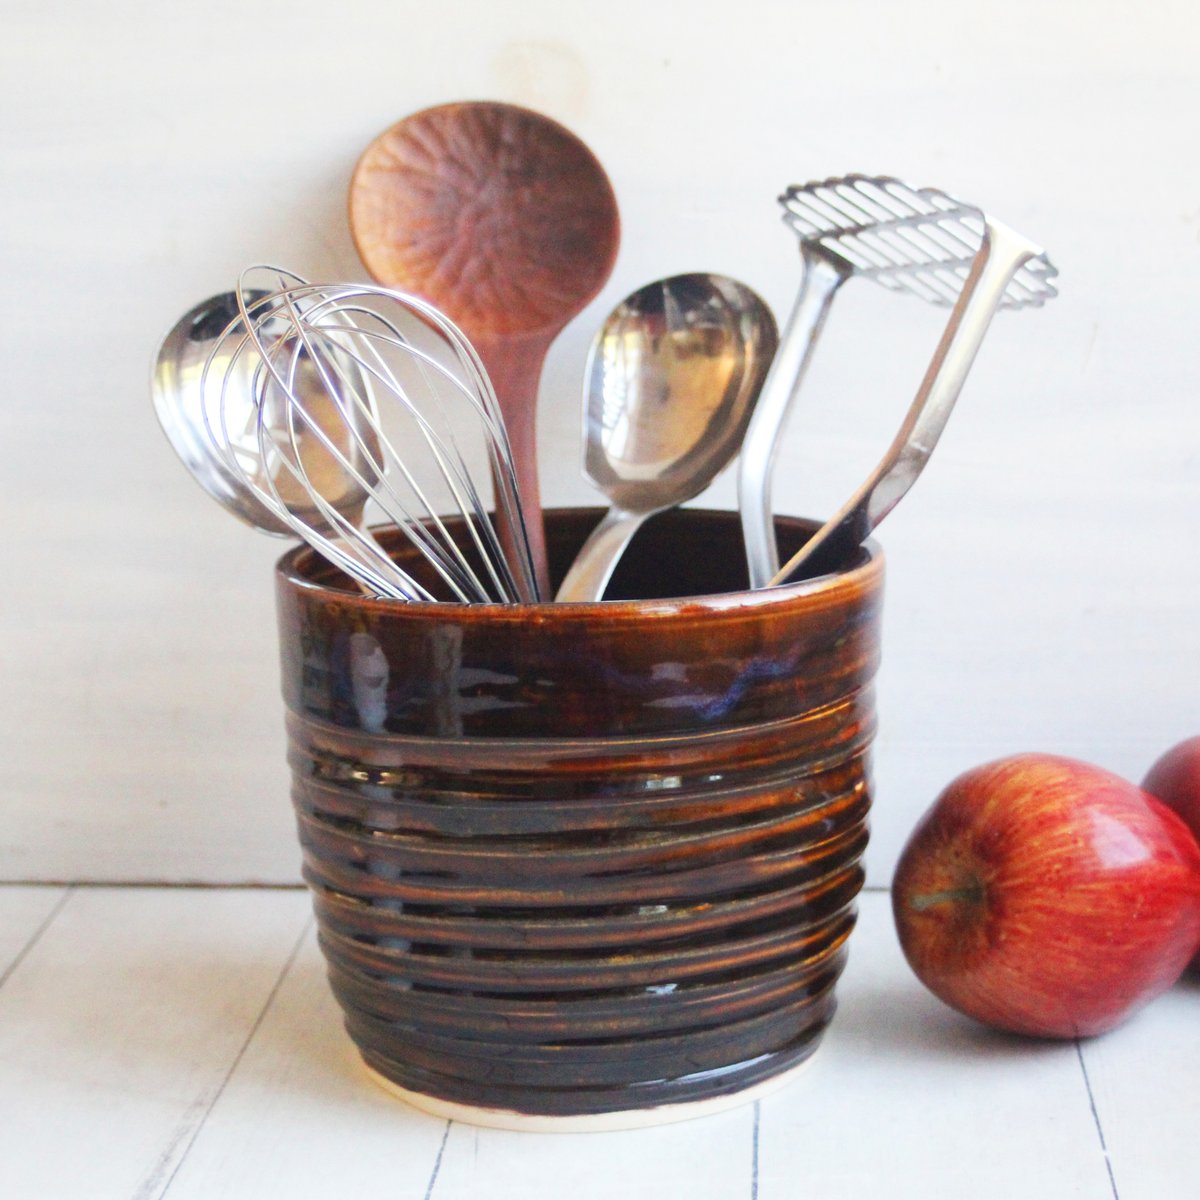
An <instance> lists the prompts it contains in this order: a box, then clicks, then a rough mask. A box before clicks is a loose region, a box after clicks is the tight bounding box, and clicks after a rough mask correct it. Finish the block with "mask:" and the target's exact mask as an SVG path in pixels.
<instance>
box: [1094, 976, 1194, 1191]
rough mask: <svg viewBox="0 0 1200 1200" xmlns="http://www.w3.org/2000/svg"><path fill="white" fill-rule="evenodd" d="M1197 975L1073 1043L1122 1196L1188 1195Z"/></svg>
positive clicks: (1190, 1187)
mask: <svg viewBox="0 0 1200 1200" xmlns="http://www.w3.org/2000/svg"><path fill="white" fill-rule="evenodd" d="M1198 1017H1200V981H1198V980H1196V979H1194V978H1193V979H1186V980H1184V981H1183V982H1181V983H1179V984H1177V985H1176V986H1175V987H1174V988H1172V989H1171V991H1169V992H1167V993H1166V995H1164V996H1160V997H1159V998H1158V999H1157V1000H1155V1001H1154V1002H1153V1003H1152V1004H1150V1005H1148V1006H1147V1007H1146V1008H1144V1009H1142V1011H1141V1012H1139V1013H1137V1014H1136V1015H1135V1016H1134V1017H1133V1018H1132V1019H1131V1020H1129V1021H1128V1022H1127V1023H1126V1024H1125V1025H1122V1026H1120V1027H1119V1028H1118V1029H1115V1030H1113V1031H1112V1032H1111V1033H1109V1034H1106V1035H1105V1036H1104V1037H1099V1038H1093V1039H1092V1040H1091V1041H1088V1042H1084V1043H1083V1044H1082V1045H1081V1047H1080V1052H1081V1054H1082V1057H1083V1062H1084V1065H1085V1067H1086V1069H1087V1078H1088V1082H1089V1084H1090V1086H1091V1091H1092V1097H1093V1099H1094V1102H1095V1107H1096V1116H1097V1120H1098V1123H1099V1128H1100V1130H1101V1131H1102V1133H1103V1137H1104V1144H1105V1147H1106V1149H1107V1153H1108V1158H1109V1162H1110V1164H1111V1167H1112V1174H1113V1183H1114V1190H1115V1191H1116V1192H1117V1193H1119V1195H1120V1197H1121V1200H1163V1197H1167V1196H1188V1195H1195V1193H1196V1188H1197V1179H1196V1175H1197V1166H1198V1159H1197V1151H1196V1130H1197V1125H1198V1123H1200V1099H1198V1097H1197V1089H1196V1081H1197V1079H1200V1020H1198Z"/></svg>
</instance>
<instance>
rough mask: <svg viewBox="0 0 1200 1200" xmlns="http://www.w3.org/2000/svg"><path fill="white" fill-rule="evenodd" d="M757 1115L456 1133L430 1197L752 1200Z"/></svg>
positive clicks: (456, 1127) (740, 1112) (456, 1128)
mask: <svg viewBox="0 0 1200 1200" xmlns="http://www.w3.org/2000/svg"><path fill="white" fill-rule="evenodd" d="M753 1130H754V1110H753V1107H752V1106H750V1105H747V1106H745V1107H743V1108H740V1109H735V1110H733V1111H730V1112H726V1113H722V1114H720V1115H719V1116H713V1117H705V1118H702V1119H700V1120H695V1121H689V1122H685V1123H682V1124H677V1125H663V1126H660V1127H658V1128H655V1129H638V1130H629V1131H622V1132H617V1133H581V1134H531V1133H509V1132H506V1131H503V1130H496V1129H479V1128H475V1127H471V1126H466V1125H461V1124H458V1123H455V1124H453V1125H452V1126H451V1127H450V1136H449V1138H448V1139H447V1142H446V1150H445V1154H444V1155H443V1159H442V1163H441V1168H440V1170H439V1171H438V1175H437V1179H436V1181H435V1185H434V1187H433V1190H432V1192H431V1200H484V1198H485V1197H486V1200H542V1198H544V1200H562V1198H563V1197H569V1198H570V1200H616V1198H617V1197H622V1198H624V1197H633V1198H642V1197H645V1198H646V1200H650V1198H655V1200H659V1198H662V1197H674V1196H680V1197H697V1198H699V1197H712V1198H713V1200H717V1198H718V1197H719V1198H720V1200H741V1198H742V1197H745V1198H746V1200H749V1197H750V1195H751V1183H752V1172H753V1152H754V1144H753Z"/></svg>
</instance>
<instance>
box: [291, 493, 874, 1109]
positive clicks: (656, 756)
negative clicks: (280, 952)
mask: <svg viewBox="0 0 1200 1200" xmlns="http://www.w3.org/2000/svg"><path fill="white" fill-rule="evenodd" d="M598 516H599V513H598V512H596V511H594V510H563V511H559V512H552V513H551V514H549V518H550V519H549V524H548V532H549V545H550V553H551V562H552V566H553V569H554V570H555V572H556V573H557V574H558V575H559V576H561V573H562V572H563V571H564V570H565V568H566V565H567V563H568V562H569V561H570V558H571V555H572V554H573V553H574V550H575V549H576V548H577V547H578V546H579V545H580V544H581V543H582V541H583V540H584V538H585V537H586V535H587V532H588V530H589V528H590V526H591V525H592V524H594V523H595V521H596V520H597V518H598ZM811 529H812V526H811V525H810V524H806V523H803V522H796V521H782V522H781V523H780V531H781V549H782V550H783V551H784V552H785V553H786V552H788V546H789V545H792V546H793V547H794V546H798V545H799V544H800V543H801V542H802V541H803V539H804V537H805V536H807V534H808V532H810V531H811ZM396 552H397V554H398V556H399V555H402V554H403V550H401V549H399V548H398V549H397V551H396ZM741 563H742V555H741V548H740V532H739V527H738V523H737V517H736V515H735V514H732V513H711V512H702V511H699V510H684V511H677V512H672V513H666V514H663V515H662V516H660V517H657V518H655V519H654V520H653V521H652V522H650V523H649V524H648V525H647V526H646V527H645V529H644V530H643V532H642V534H641V535H640V536H639V539H638V540H637V542H635V544H634V546H633V547H632V548H631V550H630V551H629V553H628V554H627V556H626V558H625V559H624V560H623V562H622V564H621V566H620V568H619V570H618V573H617V575H616V576H615V577H614V581H613V585H612V590H611V591H610V594H616V595H618V596H625V597H629V599H628V600H618V601H616V602H608V603H605V604H603V605H542V606H538V607H502V606H483V605H476V606H471V607H464V606H460V605H450V604H440V605H403V604H395V603H388V602H383V601H373V600H369V599H366V598H364V597H363V596H362V595H360V594H358V593H357V592H356V591H355V590H354V589H353V587H352V586H351V585H350V584H349V583H348V581H346V580H345V579H343V578H341V577H340V576H338V574H337V572H336V571H335V570H333V568H330V567H328V566H327V565H325V564H324V563H322V562H321V561H320V560H319V559H317V558H316V557H315V556H314V555H313V554H312V553H311V552H309V551H306V550H299V551H295V552H293V553H291V554H289V555H287V556H286V557H285V558H284V559H283V561H282V562H281V564H280V569H279V574H278V584H279V586H278V598H279V614H280V630H281V644H282V663H283V687H284V697H285V700H286V703H287V707H288V710H289V712H288V732H289V745H290V758H291V766H292V772H293V780H294V787H293V798H294V801H295V806H296V813H297V820H298V823H299V829H300V838H301V843H302V846H303V850H304V873H305V877H306V879H307V880H308V882H309V885H310V886H311V888H312V891H313V894H314V898H315V906H316V911H317V917H318V921H319V927H320V937H321V945H322V948H323V950H324V953H325V956H326V960H327V962H328V965H329V972H330V979H331V981H332V985H333V989H334V992H335V994H336V995H337V998H338V1000H339V1002H340V1003H341V1005H342V1008H343V1010H344V1012H345V1014H346V1023H347V1028H348V1030H349V1032H350V1034H351V1036H352V1037H353V1039H354V1041H355V1043H356V1044H357V1046H358V1048H359V1050H360V1052H361V1053H362V1055H363V1057H364V1058H365V1060H366V1061H367V1062H368V1063H369V1064H370V1065H371V1066H372V1067H373V1068H375V1069H376V1070H377V1071H379V1072H381V1073H382V1074H383V1075H384V1076H386V1077H387V1078H389V1079H391V1080H393V1081H394V1082H396V1083H398V1084H400V1085H401V1086H403V1087H405V1088H408V1089H410V1090H412V1091H417V1092H423V1093H426V1094H428V1095H432V1096H437V1097H440V1098H442V1099H445V1100H452V1101H458V1102H462V1103H467V1104H472V1105H481V1106H485V1107H498V1108H505V1109H515V1110H517V1111H520V1112H525V1113H535V1114H548V1115H559V1114H561V1115H569V1114H570V1115H573V1114H586V1113H600V1112H608V1111H615V1110H627V1109H637V1108H644V1107H650V1106H654V1105H658V1104H665V1103H678V1102H683V1101H689V1100H699V1099H704V1098H707V1097H712V1096H716V1095H722V1094H727V1093H730V1092H735V1091H738V1090H741V1089H743V1088H746V1087H749V1086H750V1085H752V1084H754V1083H757V1082H759V1081H761V1080H764V1079H767V1078H769V1077H771V1076H772V1075H775V1074H777V1073H778V1072H780V1071H783V1070H785V1069H786V1068H788V1067H790V1066H792V1065H794V1064H796V1063H797V1062H799V1061H800V1060H802V1059H803V1058H804V1057H806V1056H807V1055H808V1054H810V1053H811V1052H812V1050H813V1049H814V1048H815V1046H816V1044H817V1042H818V1040H819V1037H820V1034H821V1031H822V1030H823V1029H824V1027H825V1025H826V1024H827V1023H828V1021H829V1019H830V1017H831V1015H832V1012H833V1003H834V1001H833V986H834V983H835V981H836V979H837V977H838V975H839V973H840V971H841V969H842V966H843V964H844V961H845V954H846V941H847V938H848V936H849V933H850V930H851V928H852V927H853V923H854V899H855V896H856V895H857V892H858V890H859V888H860V887H861V884H862V871H861V867H860V859H861V855H862V851H863V848H864V846H865V843H866V837H867V813H868V809H869V804H870V785H869V772H868V750H869V745H870V741H871V737H872V734H873V730H874V711H873V700H872V691H871V681H872V679H873V677H874V674H875V670H876V667H877V663H878V653H879V616H880V601H881V594H882V562H881V559H880V557H879V554H878V551H877V550H875V549H874V548H869V549H868V550H866V551H864V552H863V553H862V554H861V555H860V557H859V558H858V559H857V561H856V562H855V563H853V564H849V565H848V566H847V568H846V570H844V571H842V572H840V573H838V574H836V575H831V576H826V577H823V578H821V579H817V580H812V581H809V582H807V583H804V584H800V585H796V586H793V587H788V588H779V589H772V590H770V591H763V592H747V591H745V590H744V589H745V578H744V573H743V571H744V568H743V567H742V566H741ZM413 569H414V570H416V569H418V568H417V567H416V566H415V564H414V565H413Z"/></svg>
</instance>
